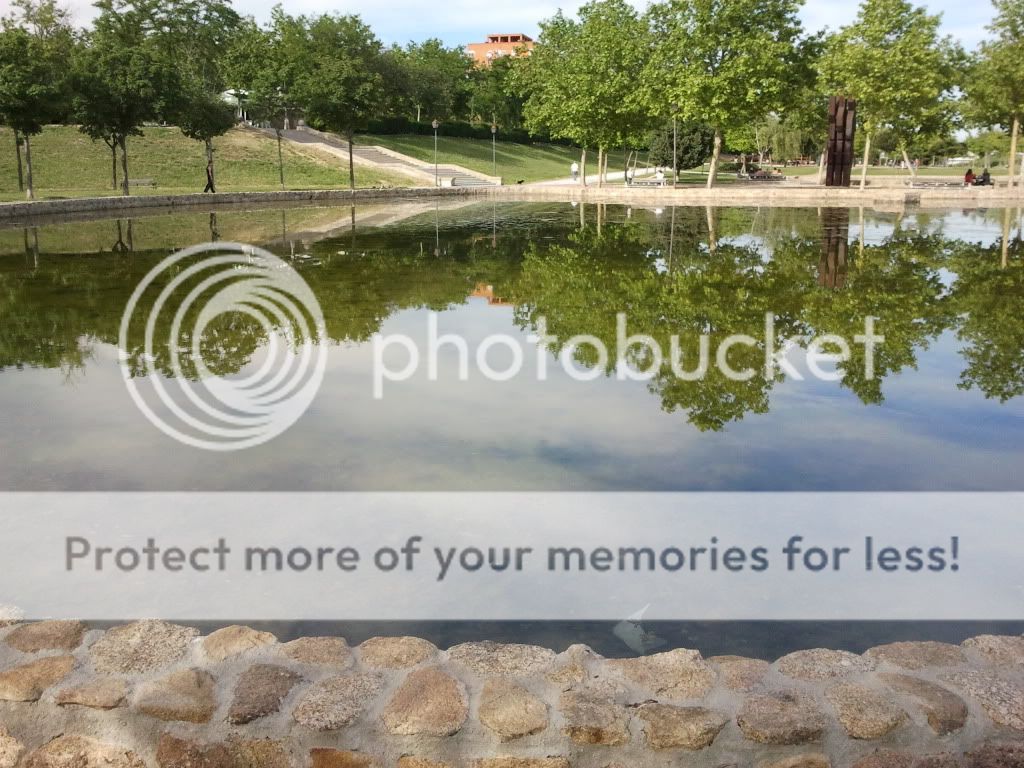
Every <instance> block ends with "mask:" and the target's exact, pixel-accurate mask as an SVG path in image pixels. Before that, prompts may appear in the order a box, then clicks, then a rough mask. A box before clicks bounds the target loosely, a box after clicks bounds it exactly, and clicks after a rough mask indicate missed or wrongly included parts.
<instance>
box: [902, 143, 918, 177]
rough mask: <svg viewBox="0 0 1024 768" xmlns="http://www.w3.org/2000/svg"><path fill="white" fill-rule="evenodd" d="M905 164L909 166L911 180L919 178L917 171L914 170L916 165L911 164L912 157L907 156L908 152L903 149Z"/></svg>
mask: <svg viewBox="0 0 1024 768" xmlns="http://www.w3.org/2000/svg"><path fill="white" fill-rule="evenodd" d="M902 152H903V162H904V163H906V164H907V170H908V171H910V178H912V179H916V178H917V171H916V170H915V169H914V164H913V163H912V162H910V155H908V154H907V150H906V149H903V150H902Z"/></svg>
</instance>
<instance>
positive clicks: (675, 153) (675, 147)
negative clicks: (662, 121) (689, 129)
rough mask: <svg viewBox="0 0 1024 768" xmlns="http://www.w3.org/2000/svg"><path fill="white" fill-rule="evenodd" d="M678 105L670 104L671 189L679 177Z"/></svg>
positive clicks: (674, 186)
mask: <svg viewBox="0 0 1024 768" xmlns="http://www.w3.org/2000/svg"><path fill="white" fill-rule="evenodd" d="M678 111H679V105H678V104H673V105H672V189H675V188H676V182H677V181H678V179H679V130H678V124H677V122H676V113H677V112H678Z"/></svg>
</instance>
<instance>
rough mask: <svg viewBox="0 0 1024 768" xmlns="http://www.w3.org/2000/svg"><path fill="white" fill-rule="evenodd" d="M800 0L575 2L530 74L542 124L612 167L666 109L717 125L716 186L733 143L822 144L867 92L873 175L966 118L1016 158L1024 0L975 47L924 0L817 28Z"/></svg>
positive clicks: (999, 8) (862, 117) (866, 145)
mask: <svg viewBox="0 0 1024 768" xmlns="http://www.w3.org/2000/svg"><path fill="white" fill-rule="evenodd" d="M800 5H801V3H800V1H799V0H664V1H663V2H656V3H654V4H653V5H651V6H650V7H649V8H648V9H647V11H646V13H643V14H640V13H638V12H637V11H636V10H635V9H634V8H633V6H632V5H630V4H629V3H628V2H625V0H594V2H591V3H589V4H587V5H585V6H583V8H581V9H580V11H579V14H578V18H570V17H567V16H565V15H564V14H562V13H559V14H557V15H556V16H555V17H554V18H552V19H549V20H548V21H546V22H544V23H543V24H542V32H541V36H540V40H539V42H538V45H537V47H536V49H535V50H534V52H533V56H532V57H531V59H530V60H529V62H528V64H525V65H524V66H523V67H522V68H521V70H520V72H519V75H520V78H521V82H522V83H523V84H524V86H525V91H526V92H527V93H528V94H529V99H528V100H527V101H526V118H527V123H528V125H530V126H531V127H534V128H547V129H549V130H550V131H551V134H552V135H553V136H560V137H567V138H570V139H572V140H573V141H575V142H577V143H578V144H580V145H581V146H583V147H595V148H597V150H598V154H599V157H598V168H599V174H603V173H604V167H605V164H606V162H607V161H606V160H605V159H604V156H605V155H606V153H607V151H608V150H609V149H612V148H621V147H623V146H643V142H644V140H645V136H647V135H649V133H648V132H649V131H650V129H651V125H652V121H666V120H669V121H675V122H676V123H677V124H678V123H679V122H682V123H684V124H688V126H689V127H688V128H687V129H686V134H687V136H695V137H696V139H697V140H698V141H699V140H700V137H701V135H702V132H701V131H700V130H699V128H700V127H703V128H704V129H705V131H709V132H710V134H711V136H712V146H711V168H710V173H709V176H708V182H707V183H708V186H709V187H710V186H712V185H713V184H714V182H715V175H716V171H717V169H718V165H719V158H720V155H721V151H722V147H723V145H724V144H726V143H727V144H728V145H729V146H730V147H731V148H733V149H734V150H738V151H741V152H758V153H759V154H760V155H761V156H762V158H763V157H764V155H765V154H766V152H768V151H769V150H772V149H775V150H777V151H778V152H779V154H788V155H794V154H804V153H806V152H807V151H808V150H817V152H816V153H815V154H817V153H818V152H820V150H821V148H822V147H823V145H824V140H825V132H826V119H825V106H826V104H827V100H828V97H829V96H830V95H832V94H843V95H846V96H849V97H852V98H856V99H857V102H858V104H857V106H858V118H859V123H860V132H861V136H862V145H863V152H864V173H865V174H866V169H867V164H868V159H869V157H870V156H871V155H870V153H871V143H872V140H873V139H874V138H875V137H877V136H880V135H883V134H884V135H885V136H886V137H887V138H888V139H890V140H891V141H892V142H893V143H894V144H895V146H896V148H898V151H899V152H900V154H901V155H902V157H903V159H904V161H905V162H906V164H907V166H908V167H909V168H910V169H911V171H913V169H914V166H915V164H914V163H912V162H911V160H910V154H911V153H914V154H918V153H921V151H922V150H924V149H926V148H927V145H928V142H934V141H935V140H936V139H937V138H944V139H948V137H949V136H950V135H951V134H952V132H953V131H954V129H956V128H963V127H992V126H999V127H1002V128H1007V129H1010V131H1011V133H1012V137H1013V139H1012V148H1011V151H1010V161H1011V163H1012V162H1013V161H1014V159H1015V156H1016V147H1017V136H1018V133H1019V126H1020V118H1021V115H1022V114H1024V1H1022V0H995V6H996V17H995V20H994V21H993V22H992V24H991V25H990V26H989V27H988V29H989V32H990V38H989V39H988V40H987V41H986V42H985V43H984V44H982V45H981V46H980V48H979V50H978V51H977V52H976V53H974V54H967V53H966V52H965V51H964V50H963V48H962V47H961V46H960V45H959V44H958V43H957V42H956V41H954V40H952V39H951V38H948V37H942V36H941V35H940V33H939V25H940V17H939V16H937V15H932V14H929V13H927V11H926V10H925V9H924V8H919V7H915V6H913V5H912V4H911V3H910V2H908V0H863V2H862V4H861V6H860V9H859V12H858V14H857V17H856V19H855V20H854V22H853V23H851V24H850V25H848V26H846V27H844V28H842V29H840V30H838V31H837V32H835V33H831V34H829V33H808V32H807V31H805V30H804V29H803V27H802V25H801V22H800V20H799V17H798V11H799V8H800ZM662 136H664V133H662ZM677 146H678V142H677ZM584 160H585V155H584ZM678 162H679V158H676V164H678ZM682 167H686V165H685V164H684V165H682ZM1010 173H1011V177H1012V176H1013V167H1012V165H1011V169H1010ZM863 183H864V179H863V176H862V184H863Z"/></svg>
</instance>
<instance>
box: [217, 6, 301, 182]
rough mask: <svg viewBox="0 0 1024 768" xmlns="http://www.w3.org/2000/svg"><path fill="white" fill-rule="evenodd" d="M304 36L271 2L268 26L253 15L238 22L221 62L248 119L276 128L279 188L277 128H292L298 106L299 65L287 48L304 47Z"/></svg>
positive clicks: (280, 163) (281, 166)
mask: <svg viewBox="0 0 1024 768" xmlns="http://www.w3.org/2000/svg"><path fill="white" fill-rule="evenodd" d="M304 39H305V36H304V33H303V28H302V25H301V24H300V23H299V22H297V21H296V19H293V18H292V17H290V16H287V15H286V14H285V13H284V11H283V10H282V9H281V7H280V6H275V8H274V9H273V10H272V11H271V22H270V25H269V26H268V27H267V28H266V29H263V28H261V27H259V26H258V25H257V24H256V22H254V21H253V20H252V19H245V20H244V21H243V22H242V23H241V24H240V25H239V27H238V29H237V30H236V33H235V35H234V37H233V39H232V41H231V44H230V46H229V47H228V50H227V52H226V54H225V57H224V62H223V67H224V78H225V82H226V84H227V86H228V88H229V89H230V90H231V92H232V93H234V94H235V95H236V96H237V97H238V99H239V101H240V102H241V103H242V104H243V108H244V110H245V112H246V114H247V115H248V116H249V119H250V120H252V121H254V122H256V123H263V124H268V125H270V126H271V127H272V128H273V129H274V133H275V135H276V136H277V160H278V174H279V176H280V182H281V188H282V189H284V186H285V174H284V154H283V152H282V151H281V140H282V135H281V132H282V131H283V130H284V129H286V128H288V127H290V125H291V116H292V115H294V114H295V113H296V112H297V111H298V102H297V97H296V95H295V82H296V80H297V79H298V75H299V67H298V65H297V62H296V61H295V58H294V57H293V56H291V55H290V54H289V51H291V50H294V49H295V48H297V47H300V46H302V45H303V41H304Z"/></svg>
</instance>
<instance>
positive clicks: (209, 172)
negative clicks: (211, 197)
mask: <svg viewBox="0 0 1024 768" xmlns="http://www.w3.org/2000/svg"><path fill="white" fill-rule="evenodd" d="M207 192H213V193H216V192H217V189H216V188H215V187H214V186H213V160H212V159H211V160H207V161H206V188H205V189H204V190H203V194H204V195H205V194H206V193H207Z"/></svg>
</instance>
